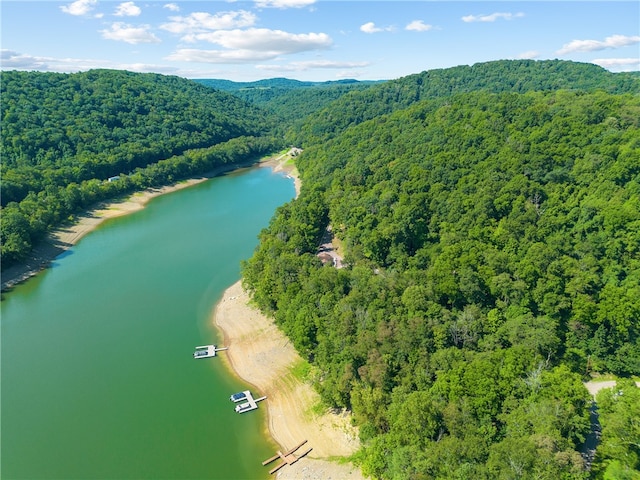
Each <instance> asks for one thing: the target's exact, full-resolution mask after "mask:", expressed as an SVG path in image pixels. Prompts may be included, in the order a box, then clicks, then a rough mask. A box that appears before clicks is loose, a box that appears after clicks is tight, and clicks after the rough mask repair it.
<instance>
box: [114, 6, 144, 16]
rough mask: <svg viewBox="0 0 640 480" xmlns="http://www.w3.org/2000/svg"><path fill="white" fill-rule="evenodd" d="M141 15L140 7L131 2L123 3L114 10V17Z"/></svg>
mask: <svg viewBox="0 0 640 480" xmlns="http://www.w3.org/2000/svg"><path fill="white" fill-rule="evenodd" d="M141 13H142V10H140V7H138V6H137V5H136V4H135V3H133V2H123V3H121V4H120V5H118V7H117V8H116V13H114V15H115V16H116V17H137V16H138V15H140V14H141Z"/></svg>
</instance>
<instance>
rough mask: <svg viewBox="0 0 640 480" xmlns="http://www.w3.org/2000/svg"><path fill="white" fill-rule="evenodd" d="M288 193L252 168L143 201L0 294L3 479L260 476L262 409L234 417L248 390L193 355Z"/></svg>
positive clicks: (288, 186) (214, 361) (285, 184)
mask: <svg viewBox="0 0 640 480" xmlns="http://www.w3.org/2000/svg"><path fill="white" fill-rule="evenodd" d="M294 195H295V191H294V186H293V181H292V180H291V179H289V178H286V177H284V176H283V175H280V174H274V173H273V172H272V171H271V170H270V169H266V168H251V169H246V170H242V171H239V172H234V173H232V174H229V175H225V176H222V177H218V178H214V179H212V180H209V181H207V182H205V183H201V184H198V185H196V186H194V187H190V188H188V189H184V190H181V191H178V192H174V193H171V194H167V195H163V196H161V197H157V198H155V199H153V200H152V201H151V202H150V203H149V204H148V205H147V207H146V208H145V209H144V210H141V211H139V212H136V213H133V214H131V215H127V216H125V217H120V218H116V219H113V220H109V221H107V222H105V223H104V224H103V225H102V226H100V227H99V228H98V229H97V230H95V231H93V232H91V233H90V234H89V235H87V236H86V237H84V238H83V239H82V240H81V241H80V242H79V243H78V244H77V245H76V246H75V247H73V248H72V249H71V250H69V251H67V252H65V253H64V254H63V255H61V256H60V257H58V258H57V259H56V260H55V262H54V265H53V268H50V269H47V270H45V271H44V272H42V273H41V274H39V275H38V276H36V277H34V278H32V279H31V280H29V281H28V282H26V283H24V284H22V285H19V286H18V287H16V288H15V289H14V290H12V291H11V292H8V293H6V294H3V301H2V302H1V304H0V308H1V314H2V317H1V320H2V322H1V328H2V330H1V334H2V337H1V347H2V350H1V360H2V364H1V375H2V377H1V380H2V383H1V388H2V390H1V400H2V401H1V414H2V416H1V418H0V421H1V423H0V426H1V431H0V432H1V441H2V443H1V449H0V454H1V457H0V460H1V464H0V468H1V470H0V474H1V477H2V478H3V479H5V480H13V479H16V480H17V479H29V480H32V479H64V480H71V479H114V480H116V479H118V480H119V479H122V480H125V479H255V478H258V479H260V478H268V477H269V475H268V473H267V469H266V467H263V466H262V465H261V461H262V460H264V459H265V458H267V457H270V456H271V455H273V452H274V447H275V446H274V445H273V444H271V443H270V440H269V439H268V436H267V433H266V429H265V428H266V427H265V425H266V423H265V416H264V415H265V413H264V409H258V410H257V411H253V412H249V413H246V414H242V415H239V414H237V413H235V412H234V411H233V407H234V404H232V403H231V402H230V401H229V395H230V394H231V393H235V392H238V391H241V390H245V389H247V388H249V387H248V385H246V384H244V383H243V382H242V381H240V380H239V379H237V378H234V377H233V376H232V375H231V374H230V372H229V371H228V370H227V369H226V368H225V366H224V365H223V363H222V362H221V361H220V359H219V358H209V359H201V360H195V359H193V356H192V354H193V350H194V347H195V346H197V345H205V344H209V343H219V342H220V340H221V339H219V338H218V333H217V332H216V330H215V329H214V327H213V325H212V319H211V314H212V311H213V308H214V307H215V304H216V303H217V301H218V300H219V299H220V298H221V295H222V292H223V291H224V290H225V289H226V288H227V287H229V286H230V285H232V284H233V283H234V282H236V281H237V280H238V279H239V278H240V262H241V260H242V259H247V258H249V257H250V256H251V254H252V252H253V250H254V248H255V247H256V245H257V243H258V239H257V235H258V233H259V232H260V230H261V229H262V228H264V227H266V226H267V225H268V222H269V219H270V218H271V217H272V215H273V214H274V212H275V210H276V208H277V207H278V206H280V205H282V204H284V203H286V202H287V201H289V200H291V199H292V198H293V197H294ZM223 354H224V353H221V354H220V355H223ZM257 393H258V394H259V393H260V392H257Z"/></svg>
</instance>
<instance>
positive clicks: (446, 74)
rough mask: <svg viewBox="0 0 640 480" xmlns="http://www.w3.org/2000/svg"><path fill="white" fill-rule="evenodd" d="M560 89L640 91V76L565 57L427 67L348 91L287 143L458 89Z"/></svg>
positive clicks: (323, 135)
mask: <svg viewBox="0 0 640 480" xmlns="http://www.w3.org/2000/svg"><path fill="white" fill-rule="evenodd" d="M559 89H571V90H584V91H593V90H597V89H602V90H604V91H606V92H609V93H638V92H640V76H638V75H635V74H632V73H628V74H627V73H611V72H609V71H607V70H605V69H604V68H601V67H598V66H597V65H594V64H591V63H576V62H569V61H562V60H546V61H534V60H499V61H493V62H486V63H477V64H475V65H471V66H469V65H461V66H458V67H453V68H446V69H437V70H427V71H425V72H422V73H417V74H414V75H409V76H406V77H403V78H400V79H398V80H394V81H392V82H385V83H382V84H380V85H373V86H372V87H371V88H368V89H366V90H364V91H362V92H354V93H352V94H349V95H345V96H344V97H342V98H340V99H339V100H338V101H336V102H334V103H331V104H329V105H327V106H326V107H325V108H323V109H321V110H319V111H318V112H317V113H316V114H315V115H313V116H312V117H310V118H309V119H308V121H307V122H305V124H304V125H303V126H296V128H295V129H292V131H291V132H290V133H289V135H288V137H289V138H288V141H289V142H291V143H295V144H297V145H302V146H305V145H307V144H313V143H318V142H323V141H325V140H326V139H328V138H331V137H332V136H334V135H337V134H338V133H340V132H342V131H343V130H344V129H345V128H347V127H349V126H352V125H354V124H357V123H361V122H364V121H366V120H370V119H372V118H375V117H377V116H379V115H384V114H386V113H391V112H393V111H395V110H398V109H402V108H406V107H408V106H410V105H412V104H413V103H415V102H418V101H421V100H428V99H434V98H446V97H448V96H450V95H453V94H455V93H464V92H473V91H478V90H482V91H487V92H491V93H499V92H516V93H524V92H529V91H552V90H559Z"/></svg>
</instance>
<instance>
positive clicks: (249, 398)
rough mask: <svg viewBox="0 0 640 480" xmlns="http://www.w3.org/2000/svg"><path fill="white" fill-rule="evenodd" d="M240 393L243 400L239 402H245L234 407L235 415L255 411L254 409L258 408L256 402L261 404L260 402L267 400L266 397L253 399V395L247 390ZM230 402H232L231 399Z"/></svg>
mask: <svg viewBox="0 0 640 480" xmlns="http://www.w3.org/2000/svg"><path fill="white" fill-rule="evenodd" d="M242 393H244V398H242V399H240V400H246V402H244V403H241V404H240V405H236V408H235V411H236V412H237V413H245V412H250V411H251V410H255V409H256V408H258V402H261V401H262V400H265V399H266V398H267V397H266V396H264V397H259V398H253V395H252V394H251V392H250V391H249V390H245V391H244V392H242ZM240 400H238V401H240ZM232 401H234V400H233V399H232Z"/></svg>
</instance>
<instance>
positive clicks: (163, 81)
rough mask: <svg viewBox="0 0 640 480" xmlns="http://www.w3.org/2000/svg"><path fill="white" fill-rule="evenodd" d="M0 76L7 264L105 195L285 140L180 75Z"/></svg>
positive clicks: (262, 118)
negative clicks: (111, 179) (279, 138)
mask: <svg viewBox="0 0 640 480" xmlns="http://www.w3.org/2000/svg"><path fill="white" fill-rule="evenodd" d="M0 79H1V83H2V90H1V95H2V103H1V105H0V115H1V116H0V118H1V119H2V123H1V130H0V138H1V144H0V146H1V148H2V165H1V175H2V224H1V227H2V229H1V230H2V268H3V269H4V268H6V267H9V266H11V265H12V264H14V263H15V262H18V261H20V260H21V259H22V258H24V256H25V255H27V254H28V252H29V251H30V250H31V248H32V246H33V245H35V244H36V243H37V242H38V241H39V240H40V239H42V238H43V236H44V235H45V234H46V232H47V231H48V230H50V229H51V228H52V227H55V226H57V225H59V224H60V223H61V222H63V221H65V220H67V219H68V218H69V216H70V215H72V214H74V213H76V212H78V211H81V210H83V209H86V208H87V207H89V206H90V205H92V204H94V203H95V202H97V201H99V200H104V199H109V198H113V197H115V196H118V195H122V194H123V193H129V192H132V191H134V190H138V189H143V188H146V187H149V186H158V185H165V184H169V183H171V182H174V181H176V180H178V179H181V178H184V177H186V176H189V175H196V174H201V173H205V172H207V171H210V170H212V169H213V168H216V167H218V166H221V165H225V164H234V163H238V162H246V161H248V160H249V159H254V160H255V159H257V158H258V157H259V156H260V155H262V154H264V153H265V152H269V151H273V150H274V149H275V148H278V147H279V146H281V141H280V140H277V139H275V138H274V137H273V136H272V134H271V132H272V128H273V126H274V125H275V120H274V119H273V118H272V117H270V116H269V115H268V114H266V113H265V112H264V111H263V110H261V109H259V108H258V107H255V106H252V105H249V104H248V103H247V102H244V101H242V100H240V99H238V98H237V97H235V96H233V95H230V94H228V93H225V92H220V91H217V90H212V89H210V88H207V87H205V86H202V85H199V84H197V83H195V82H192V81H189V80H186V79H182V78H178V77H169V76H162V75H154V74H137V73H130V72H124V71H113V70H92V71H89V72H84V73H77V74H70V75H69V74H56V73H39V72H17V71H7V72H2V74H1V77H0ZM116 176H117V177H120V178H119V179H118V180H117V181H113V182H108V181H107V180H108V179H109V178H110V177H116Z"/></svg>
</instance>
